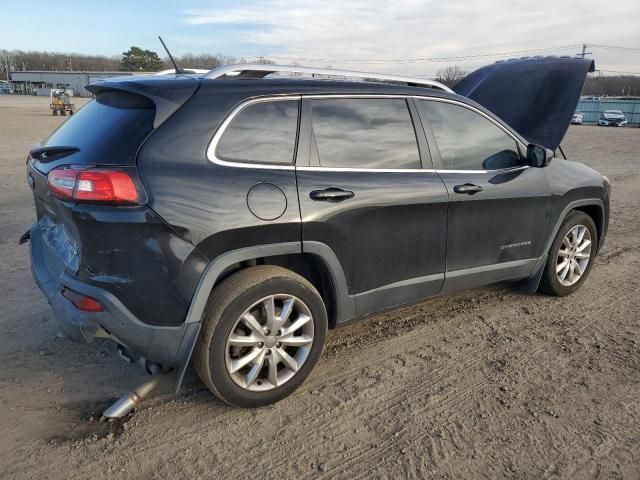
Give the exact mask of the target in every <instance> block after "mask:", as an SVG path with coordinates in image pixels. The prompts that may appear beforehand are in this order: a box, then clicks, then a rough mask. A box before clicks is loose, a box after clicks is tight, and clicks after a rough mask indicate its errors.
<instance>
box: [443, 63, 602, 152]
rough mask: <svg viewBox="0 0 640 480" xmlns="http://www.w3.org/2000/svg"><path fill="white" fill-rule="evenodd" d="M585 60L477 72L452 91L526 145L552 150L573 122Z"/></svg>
mask: <svg viewBox="0 0 640 480" xmlns="http://www.w3.org/2000/svg"><path fill="white" fill-rule="evenodd" d="M595 68H596V67H595V62H594V61H593V60H591V59H588V58H571V57H535V58H523V59H517V60H507V61H501V62H497V63H494V64H493V65H487V66H486V67H482V68H480V69H478V70H476V71H474V72H472V73H470V74H469V75H468V76H467V77H465V78H464V79H463V80H461V81H460V82H459V83H458V84H457V85H456V86H455V87H454V91H455V92H456V93H457V94H459V95H463V96H465V97H468V98H470V99H471V100H474V101H475V102H477V103H479V104H480V105H482V106H483V107H485V108H486V109H488V110H490V111H491V112H493V113H494V114H496V115H497V116H498V117H500V118H501V119H502V120H503V121H504V122H505V123H507V124H508V125H509V126H510V127H511V128H513V129H514V130H515V131H516V132H518V133H519V134H520V135H522V136H523V137H524V138H525V139H527V141H529V142H530V143H535V144H537V145H542V146H544V147H546V148H548V149H550V150H556V149H557V148H558V147H559V146H560V142H562V139H563V138H564V136H565V134H566V133H567V130H568V129H569V124H570V123H571V117H572V116H573V114H574V112H575V110H576V106H577V105H578V100H580V94H581V93H582V87H583V86H584V82H585V79H586V78H587V73H589V72H593V71H595Z"/></svg>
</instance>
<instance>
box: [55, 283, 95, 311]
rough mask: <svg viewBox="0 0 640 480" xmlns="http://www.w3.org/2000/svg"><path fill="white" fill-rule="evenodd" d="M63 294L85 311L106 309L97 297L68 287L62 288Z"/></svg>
mask: <svg viewBox="0 0 640 480" xmlns="http://www.w3.org/2000/svg"><path fill="white" fill-rule="evenodd" d="M62 296H63V297H64V298H66V299H67V300H70V301H71V303H73V304H74V305H75V307H76V308H77V309H78V310H82V311H84V312H102V311H103V310H104V308H103V307H102V304H101V303H100V302H99V301H98V300H96V299H95V298H93V297H88V296H87V295H82V294H80V293H78V292H74V291H73V290H69V289H68V288H66V287H64V288H63V289H62Z"/></svg>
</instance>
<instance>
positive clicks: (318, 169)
mask: <svg viewBox="0 0 640 480" xmlns="http://www.w3.org/2000/svg"><path fill="white" fill-rule="evenodd" d="M297 169H298V170H299V171H301V172H380V173H423V172H426V173H435V172H436V171H435V170H434V169H433V168H353V167H298V168H297Z"/></svg>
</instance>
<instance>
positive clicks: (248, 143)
mask: <svg viewBox="0 0 640 480" xmlns="http://www.w3.org/2000/svg"><path fill="white" fill-rule="evenodd" d="M298 105H299V101H298V100H277V101H267V102H259V103H254V104H253V105H249V106H247V107H246V108H244V109H243V110H241V111H240V113H238V114H237V115H236V116H235V117H234V118H233V120H231V123H230V124H229V126H228V127H227V129H226V130H225V131H224V133H223V134H222V138H221V139H220V142H219V143H218V147H217V149H216V156H217V157H218V158H221V159H223V160H229V161H235V162H248V163H272V164H280V165H291V164H293V154H294V150H295V145H296V132H297V130H298Z"/></svg>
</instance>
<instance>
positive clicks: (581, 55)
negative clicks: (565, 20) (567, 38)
mask: <svg viewBox="0 0 640 480" xmlns="http://www.w3.org/2000/svg"><path fill="white" fill-rule="evenodd" d="M585 55H591V52H587V44H586V43H583V44H582V53H579V54H578V56H580V57H582V58H584V57H585Z"/></svg>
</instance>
